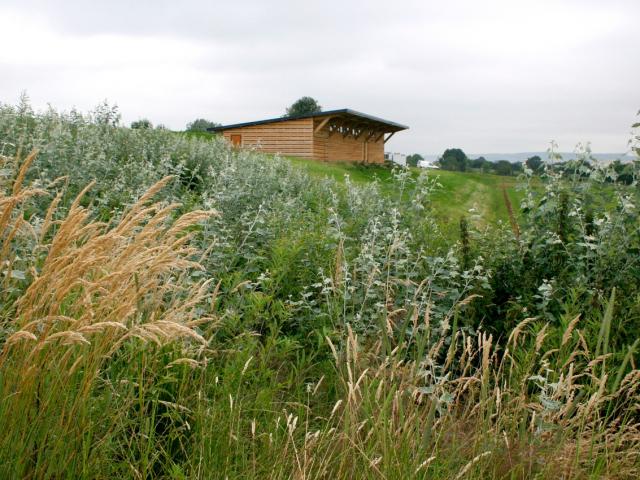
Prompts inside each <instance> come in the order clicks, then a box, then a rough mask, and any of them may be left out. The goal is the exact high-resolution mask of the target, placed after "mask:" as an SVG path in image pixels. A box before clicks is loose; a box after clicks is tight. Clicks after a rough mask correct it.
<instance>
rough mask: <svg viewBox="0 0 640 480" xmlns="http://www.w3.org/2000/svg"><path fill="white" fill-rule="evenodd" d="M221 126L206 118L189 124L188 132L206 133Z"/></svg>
mask: <svg viewBox="0 0 640 480" xmlns="http://www.w3.org/2000/svg"><path fill="white" fill-rule="evenodd" d="M219 126H220V124H219V123H216V122H212V121H211V120H207V119H205V118H196V119H195V120H194V121H193V122H189V123H187V132H206V131H207V129H208V128H215V127H219Z"/></svg>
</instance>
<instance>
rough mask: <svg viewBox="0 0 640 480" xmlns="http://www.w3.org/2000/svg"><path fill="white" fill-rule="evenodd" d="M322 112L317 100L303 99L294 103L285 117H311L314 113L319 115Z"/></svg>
mask: <svg viewBox="0 0 640 480" xmlns="http://www.w3.org/2000/svg"><path fill="white" fill-rule="evenodd" d="M321 111H322V107H321V106H320V105H319V104H318V101H317V100H316V99H315V98H311V97H302V98H299V99H298V100H296V101H295V102H293V104H292V105H291V106H290V107H289V108H287V113H286V114H285V117H297V116H299V115H310V114H312V113H319V112H321Z"/></svg>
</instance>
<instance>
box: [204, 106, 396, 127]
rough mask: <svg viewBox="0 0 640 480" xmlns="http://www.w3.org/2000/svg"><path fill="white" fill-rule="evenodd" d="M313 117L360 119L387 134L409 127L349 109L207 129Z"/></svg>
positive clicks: (250, 125)
mask: <svg viewBox="0 0 640 480" xmlns="http://www.w3.org/2000/svg"><path fill="white" fill-rule="evenodd" d="M314 117H337V118H340V117H341V118H352V119H361V120H365V121H367V122H370V123H371V124H375V125H376V126H378V127H382V128H385V129H386V131H388V132H399V131H400V130H406V129H408V128H409V127H407V126H406V125H402V124H400V123H396V122H391V121H389V120H384V119H383V118H378V117H374V116H373V115H368V114H366V113H362V112H357V111H355V110H351V109H350V108H343V109H340V110H328V111H326V112H318V113H309V114H306V115H297V116H294V117H277V118H268V119H266V120H258V121H255V122H244V123H234V124H232V125H222V126H220V127H213V128H208V129H207V130H208V131H209V132H221V131H223V130H229V129H231V128H242V127H252V126H254V125H263V124H266V123H276V122H287V121H289V120H299V119H302V118H314Z"/></svg>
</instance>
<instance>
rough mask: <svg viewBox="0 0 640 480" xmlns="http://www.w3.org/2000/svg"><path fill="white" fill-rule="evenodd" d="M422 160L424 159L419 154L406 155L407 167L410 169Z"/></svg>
mask: <svg viewBox="0 0 640 480" xmlns="http://www.w3.org/2000/svg"><path fill="white" fill-rule="evenodd" d="M421 160H424V157H423V156H422V155H420V154H419V153H414V154H413V155H407V165H408V166H410V167H417V166H418V163H419V162H420V161H421Z"/></svg>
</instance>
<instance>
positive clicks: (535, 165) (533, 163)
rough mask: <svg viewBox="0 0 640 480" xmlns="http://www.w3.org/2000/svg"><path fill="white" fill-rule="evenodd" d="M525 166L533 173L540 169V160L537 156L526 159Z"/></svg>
mask: <svg viewBox="0 0 640 480" xmlns="http://www.w3.org/2000/svg"><path fill="white" fill-rule="evenodd" d="M526 164H527V167H529V168H530V169H531V170H532V171H533V172H534V173H537V172H539V171H540V170H541V169H542V159H541V158H540V157H539V156H538V155H534V156H533V157H529V158H527V161H526Z"/></svg>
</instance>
